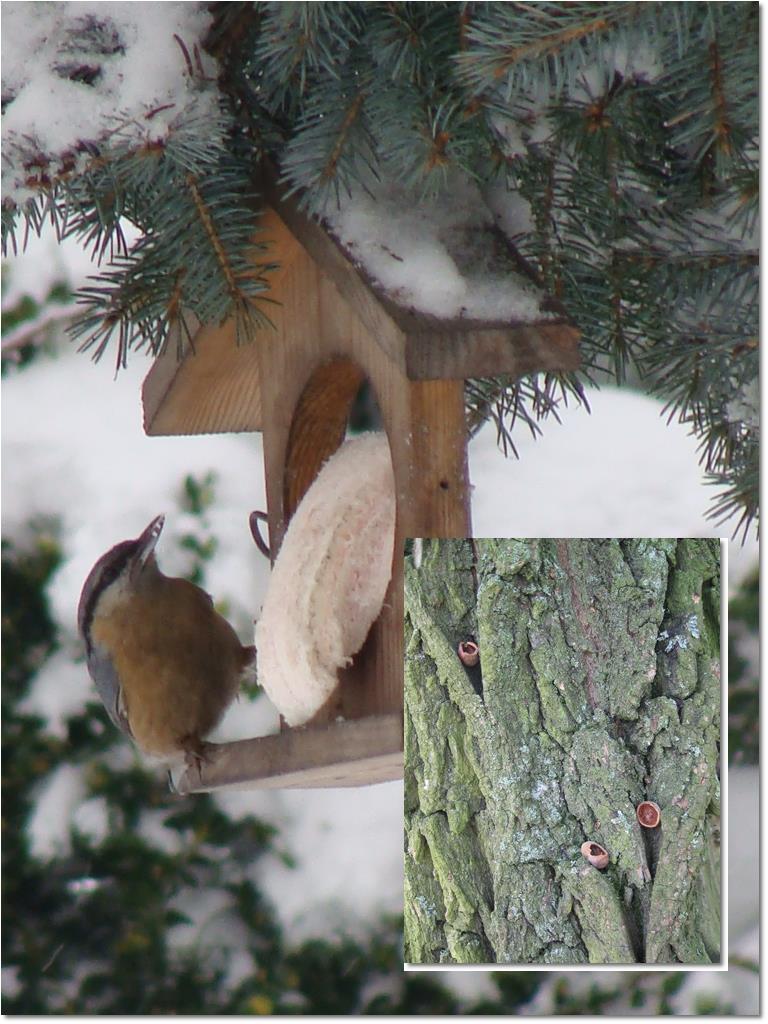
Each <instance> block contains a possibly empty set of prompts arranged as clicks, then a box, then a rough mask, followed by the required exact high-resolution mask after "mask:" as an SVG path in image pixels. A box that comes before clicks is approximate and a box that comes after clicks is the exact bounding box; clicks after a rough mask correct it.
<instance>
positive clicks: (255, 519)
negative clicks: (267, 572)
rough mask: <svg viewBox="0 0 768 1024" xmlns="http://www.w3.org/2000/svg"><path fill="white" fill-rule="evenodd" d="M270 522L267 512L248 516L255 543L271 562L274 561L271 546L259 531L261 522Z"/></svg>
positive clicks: (252, 513)
mask: <svg viewBox="0 0 768 1024" xmlns="http://www.w3.org/2000/svg"><path fill="white" fill-rule="evenodd" d="M268 521H269V517H268V516H267V513H266V512H251V514H250V515H249V516H248V525H249V526H250V528H251V536H252V537H253V540H254V543H255V544H256V547H257V548H258V549H259V551H260V552H261V553H262V555H265V556H266V557H267V558H268V559H269V560H270V561H272V553H271V551H270V550H269V544H267V542H266V541H265V540H264V538H263V537H262V536H261V530H260V529H259V522H263V523H266V522H268Z"/></svg>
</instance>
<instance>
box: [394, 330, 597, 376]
mask: <svg viewBox="0 0 768 1024" xmlns="http://www.w3.org/2000/svg"><path fill="white" fill-rule="evenodd" d="M579 338H580V333H579V331H578V330H577V328H576V327H574V326H573V325H572V324H569V323H567V322H564V321H551V320H549V321H541V322H540V323H536V324H520V325H518V326H514V325H511V326H509V327H497V326H485V327H471V326H469V325H467V326H466V327H464V328H463V329H461V330H456V329H454V330H449V329H447V328H446V327H441V326H440V323H439V321H438V322H436V324H435V329H434V331H431V332H430V333H428V334H427V333H425V332H424V331H423V330H422V331H421V332H420V333H418V334H409V335H408V339H407V342H406V354H405V360H406V372H407V374H408V376H409V377H410V378H411V379H412V380H437V379H444V378H452V379H458V380H467V379H469V378H470V377H475V378H482V377H498V376H502V375H507V374H508V375H509V376H511V377H515V378H517V377H522V376H524V375H525V374H527V373H536V372H538V371H540V370H551V371H554V372H558V371H564V370H577V369H578V368H579V365H580V359H579Z"/></svg>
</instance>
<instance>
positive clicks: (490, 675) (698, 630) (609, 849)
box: [404, 539, 722, 968]
mask: <svg viewBox="0 0 768 1024" xmlns="http://www.w3.org/2000/svg"><path fill="white" fill-rule="evenodd" d="M720 586H721V547H720V542H719V541H718V540H716V539H626V540H622V539H595V540H591V539H565V540H558V539H524V540H515V539H475V540H472V539H467V540H419V539H416V540H412V541H409V542H408V544H407V546H406V556H405V611H404V631H405V635H404V659H405V819H404V826H405V837H404V843H405V961H406V964H409V965H435V964H438V965H439V964H444V965H451V964H510V965H520V966H524V965H539V964H552V965H559V966H564V965H590V964H601V965H608V964H626V965H627V967H629V968H631V967H632V966H633V965H638V964H658V965H662V964H685V965H713V966H714V965H717V964H719V963H720V961H721V934H722V924H721V922H722V915H721V899H722V896H721V893H722V887H721V866H720V730H721V700H722V697H721V666H720Z"/></svg>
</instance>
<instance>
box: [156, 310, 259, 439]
mask: <svg viewBox="0 0 768 1024" xmlns="http://www.w3.org/2000/svg"><path fill="white" fill-rule="evenodd" d="M178 329H179V328H178V326H177V325H175V326H174V328H173V330H174V331H176V332H177V331H178ZM193 341H194V350H193V351H188V352H187V353H186V355H185V356H184V357H183V358H182V359H181V361H179V360H178V358H177V354H176V343H175V338H173V337H172V338H171V339H170V341H169V344H168V346H167V347H166V350H165V352H164V353H163V354H162V355H161V356H160V357H159V358H158V359H157V360H156V361H155V363H154V365H153V367H152V369H151V370H150V371H149V373H148V375H147V377H146V379H145V381H144V385H143V387H142V402H143V406H144V431H145V433H146V434H148V435H150V436H155V437H157V436H168V435H177V434H219V433H224V432H226V433H236V432H240V431H246V430H261V426H262V413H261V388H260V386H259V368H258V355H257V351H256V344H254V343H250V344H243V345H238V344H237V343H236V340H235V324H234V321H233V320H227V321H226V322H225V323H224V324H222V325H221V326H220V327H213V326H210V325H203V326H201V327H199V329H198V330H197V331H196V333H195V334H194V339H193Z"/></svg>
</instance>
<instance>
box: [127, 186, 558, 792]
mask: <svg viewBox="0 0 768 1024" xmlns="http://www.w3.org/2000/svg"><path fill="white" fill-rule="evenodd" d="M262 195H263V197H264V199H265V201H266V204H267V205H266V209H265V211H264V213H263V214H262V217H261V222H260V223H261V227H262V232H261V235H260V237H263V238H264V239H265V240H268V241H269V242H271V243H272V249H271V252H270V256H271V257H272V256H273V258H274V260H275V262H276V263H278V264H279V269H277V270H276V271H275V272H274V273H273V274H272V275H271V277H270V292H269V297H270V298H271V299H274V300H276V302H277V303H278V305H275V306H272V307H270V317H271V319H272V321H273V323H274V324H275V326H276V330H271V329H269V328H267V329H265V330H263V331H260V332H258V334H257V337H256V338H255V340H254V341H252V342H249V343H245V344H240V345H238V344H236V342H235V327H234V322H233V321H227V322H225V323H224V324H223V325H220V326H211V325H198V326H197V327H196V330H195V333H194V336H193V346H192V347H191V348H190V349H189V351H188V352H187V354H186V355H185V356H184V357H182V358H181V360H179V359H178V358H177V352H176V346H175V345H174V344H173V343H172V342H171V343H169V344H168V345H167V347H166V350H165V351H164V353H163V354H162V355H160V356H159V357H158V358H157V360H156V362H155V364H154V365H153V367H152V369H151V370H150V372H149V374H148V376H147V378H146V380H145V382H144V387H143V402H144V427H145V430H146V432H147V434H149V435H175V434H209V433H225V432H230V431H231V432H237V431H255V430H259V431H261V432H262V433H263V449H264V460H265V476H266V492H267V504H268V520H269V537H270V547H271V553H272V558H273V559H274V557H275V554H276V553H277V551H278V550H279V548H280V544H281V541H282V538H283V535H284V533H285V530H286V528H287V525H288V523H289V521H290V519H291V516H292V515H293V513H294V511H295V509H296V507H297V505H298V503H299V502H300V501H301V498H302V496H303V495H304V493H305V492H306V490H307V488H308V487H309V486H310V484H311V483H312V481H313V480H314V479H315V477H316V475H317V473H318V472H319V470H320V468H321V466H322V465H323V463H324V462H325V460H326V459H327V458H328V457H329V456H330V455H332V454H333V452H334V451H335V450H336V449H337V448H338V447H339V445H340V444H341V443H342V441H343V440H344V436H345V432H346V429H347V421H348V417H349V412H350V407H351V405H352V402H353V400H354V398H355V397H356V394H357V392H358V390H359V388H360V386H361V383H362V382H363V381H364V380H365V379H366V378H367V380H368V381H369V383H370V386H371V387H372V389H373V391H374V393H375V397H376V401H377V402H378V406H379V409H380V411H381V416H382V420H383V426H384V429H385V430H386V433H387V437H388V439H389V445H390V451H391V455H392V463H393V467H394V475H395V486H396V491H397V496H396V501H397V526H396V536H395V545H394V558H393V565H392V580H391V583H390V586H389V590H388V593H387V598H386V600H385V604H384V608H383V610H382V613H381V615H380V616H379V618H378V620H377V621H376V623H375V624H374V625H373V627H372V629H371V631H370V633H369V635H368V639H367V641H366V643H365V645H364V647H363V648H362V650H361V651H360V653H359V654H358V655H357V656H356V657H355V659H354V663H353V664H352V665H351V666H350V667H349V669H346V670H344V671H342V672H341V673H340V685H339V688H338V691H337V695H336V698H335V700H334V701H333V704H332V706H326V707H325V708H324V709H323V710H322V712H321V713H320V714H319V715H318V716H317V717H316V718H315V719H313V721H312V723H311V724H309V725H308V726H304V727H302V728H298V729H291V728H288V727H287V726H285V725H283V728H282V731H281V732H280V733H278V734H276V735H271V736H263V737H257V738H254V739H249V740H241V741H237V742H234V743H226V744H221V745H218V746H217V747H215V748H214V753H213V754H212V757H211V760H210V762H209V763H207V764H205V765H204V766H203V767H202V769H201V771H200V773H199V775H198V773H197V771H196V770H193V769H188V770H187V771H186V772H185V773H184V775H183V776H182V777H181V779H180V780H179V782H178V783H177V788H178V790H179V791H180V792H192V791H202V790H211V789H219V788H223V787H239V788H252V787H264V786H276V787H310V786H350V785H362V784H366V783H373V782H381V781H385V780H388V779H395V778H401V777H402V764H403V761H402V758H403V717H402V715H403V649H402V648H403V568H402V555H403V543H404V540H405V538H407V537H466V536H470V535H471V524H470V504H469V481H468V474H467V440H468V435H467V427H466V422H465V405H464V381H465V380H466V379H467V378H482V377H491V376H494V377H495V376H500V375H508V376H509V377H510V378H516V377H520V376H522V375H524V374H527V373H531V372H534V371H539V370H550V371H563V370H573V369H576V368H577V366H578V351H577V342H578V332H577V330H576V329H575V328H574V327H573V325H572V324H571V323H570V322H569V321H568V320H567V318H566V317H565V316H560V317H557V318H553V317H552V316H551V315H550V316H547V315H546V314H542V316H541V318H540V320H538V321H537V322H533V323H510V322H503V323H501V322H479V321H471V320H466V319H463V318H462V319H453V320H440V319H438V318H436V317H433V316H427V315H422V314H419V313H415V312H413V311H412V310H409V309H406V308H403V307H402V306H399V305H397V304H396V303H395V302H393V301H392V300H391V299H390V298H388V297H387V295H385V294H384V293H383V292H382V290H381V289H379V288H378V287H377V286H376V285H375V284H373V283H372V282H371V281H370V280H369V279H368V278H367V276H366V274H365V272H364V271H362V270H361V269H360V268H359V267H357V266H355V264H354V263H353V262H352V260H351V259H350V258H349V257H348V256H347V255H346V254H345V252H344V251H343V249H342V247H341V246H340V245H339V244H338V243H337V242H336V241H335V240H334V239H333V238H332V237H331V235H330V234H329V233H328V232H327V231H326V230H325V229H324V228H323V227H322V226H321V224H320V223H318V222H317V221H315V220H313V219H311V218H309V217H308V216H306V215H304V214H303V213H302V212H301V211H300V210H299V208H298V204H297V203H296V202H295V201H294V200H292V199H290V198H288V197H286V195H285V193H284V192H283V191H282V190H281V188H280V187H279V186H278V185H277V184H276V183H275V179H274V177H273V176H272V177H270V179H269V180H267V181H265V182H264V184H263V186H262ZM248 511H250V510H243V513H244V514H243V523H244V529H245V528H246V522H247V516H246V513H247V512H248Z"/></svg>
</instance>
